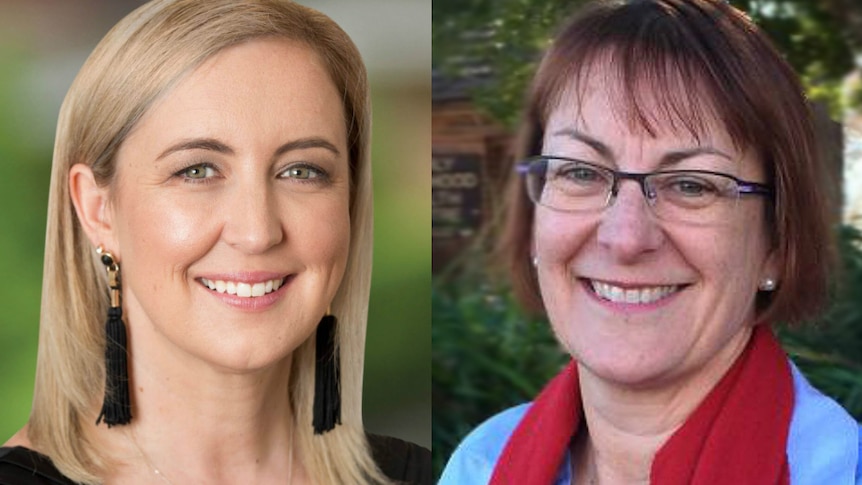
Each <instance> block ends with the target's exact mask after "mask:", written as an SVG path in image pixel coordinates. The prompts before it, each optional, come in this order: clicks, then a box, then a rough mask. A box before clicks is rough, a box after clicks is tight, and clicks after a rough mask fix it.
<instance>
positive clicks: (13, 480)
mask: <svg viewBox="0 0 862 485" xmlns="http://www.w3.org/2000/svg"><path fill="white" fill-rule="evenodd" d="M74 483H75V482H73V481H71V480H69V479H68V478H66V477H65V476H63V474H62V473H60V471H59V470H57V468H55V467H54V464H53V463H51V459H50V458H48V457H47V456H45V455H43V454H41V453H37V452H35V451H33V450H31V449H28V448H24V447H23V446H15V447H10V448H0V485H74Z"/></svg>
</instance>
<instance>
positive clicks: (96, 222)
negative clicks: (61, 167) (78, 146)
mask: <svg viewBox="0 0 862 485" xmlns="http://www.w3.org/2000/svg"><path fill="white" fill-rule="evenodd" d="M69 194H70V195H71V197H72V204H73V205H74V206H75V212H76V213H77V214H78V220H79V221H81V226H82V227H83V229H84V232H85V233H86V234H87V237H88V238H89V239H90V242H91V243H93V246H100V245H101V246H104V247H105V248H106V249H108V250H109V251H111V252H113V253H114V254H115V255H117V256H119V255H118V254H117V252H118V251H119V248H118V247H117V244H116V239H115V238H114V230H113V224H112V222H113V221H112V218H111V210H110V200H109V197H108V195H109V194H108V188H107V187H99V185H98V184H97V183H96V177H95V176H94V175H93V170H91V169H90V167H88V166H86V165H84V164H82V163H77V164H75V165H73V166H72V168H71V170H70V171H69Z"/></svg>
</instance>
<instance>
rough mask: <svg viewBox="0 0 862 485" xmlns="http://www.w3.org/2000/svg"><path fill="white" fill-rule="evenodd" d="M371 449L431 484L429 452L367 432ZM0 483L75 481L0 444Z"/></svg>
mask: <svg viewBox="0 0 862 485" xmlns="http://www.w3.org/2000/svg"><path fill="white" fill-rule="evenodd" d="M368 443H369V444H370V445H371V453H372V455H373V456H374V461H375V462H376V463H377V466H378V467H380V470H381V471H383V473H384V474H385V475H386V476H387V477H389V478H390V479H391V480H395V481H398V482H402V483H409V484H419V485H431V483H432V479H431V452H430V451H429V450H428V449H427V448H423V447H421V446H418V445H414V444H413V443H408V442H406V441H402V440H399V439H398V438H390V437H388V436H377V435H373V434H369V435H368ZM0 485H75V482H73V481H71V480H69V479H68V478H66V477H65V476H63V474H61V473H60V471H59V470H57V469H56V468H54V464H53V463H51V459H50V458H48V457H47V456H45V455H42V454H40V453H37V452H35V451H33V450H30V449H28V448H24V447H22V446H16V447H14V448H0Z"/></svg>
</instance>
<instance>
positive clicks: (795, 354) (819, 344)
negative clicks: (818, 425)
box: [779, 226, 862, 420]
mask: <svg viewBox="0 0 862 485" xmlns="http://www.w3.org/2000/svg"><path fill="white" fill-rule="evenodd" d="M839 249H840V256H841V260H840V261H841V263H840V266H839V271H840V273H839V275H838V277H837V278H836V280H835V282H834V285H833V297H832V304H831V306H830V307H829V309H828V311H826V312H825V313H824V314H823V315H822V317H821V318H820V319H818V320H817V321H814V322H811V324H810V325H805V326H799V327H794V328H782V329H781V331H780V332H779V335H780V337H781V340H782V343H783V346H784V349H785V350H786V351H787V353H788V354H789V355H790V356H791V357H792V358H793V360H794V361H795V362H796V364H797V365H798V366H799V368H800V370H802V372H803V373H804V374H805V375H806V376H807V377H808V378H809V379H810V380H811V382H812V383H813V384H814V386H815V387H817V388H818V389H820V390H821V391H822V392H824V393H825V394H828V395H830V396H832V397H834V398H835V399H836V400H837V401H838V402H840V403H841V404H842V405H843V406H844V408H845V409H847V411H849V412H850V414H852V415H853V416H855V417H856V419H857V420H860V419H862V232H860V230H859V229H858V228H856V227H854V226H843V227H842V228H841V230H840V233H839Z"/></svg>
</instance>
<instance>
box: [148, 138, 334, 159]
mask: <svg viewBox="0 0 862 485" xmlns="http://www.w3.org/2000/svg"><path fill="white" fill-rule="evenodd" d="M309 148H323V149H325V150H329V151H331V152H332V153H334V154H335V155H336V156H337V155H340V152H339V151H338V148H336V147H335V145H334V144H332V143H330V142H329V141H327V140H326V139H324V138H321V137H308V138H300V139H298V140H292V141H289V142H287V143H285V144H283V145H281V146H280V147H278V148H277V149H276V150H275V153H274V154H273V156H274V157H278V156H280V155H284V154H285V153H287V152H290V151H293V150H306V149H309ZM185 150H208V151H212V152H216V153H222V154H225V155H234V154H235V153H236V151H235V150H234V149H233V148H231V147H230V146H229V145H227V144H225V143H223V142H221V141H219V140H217V139H215V138H192V139H188V140H182V141H180V142H179V143H176V144H174V145H171V146H170V147H168V148H167V149H166V150H165V151H163V152H162V153H161V154H159V156H158V157H156V160H161V159H163V158H165V157H167V156H168V155H170V154H172V153H176V152H181V151H185Z"/></svg>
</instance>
